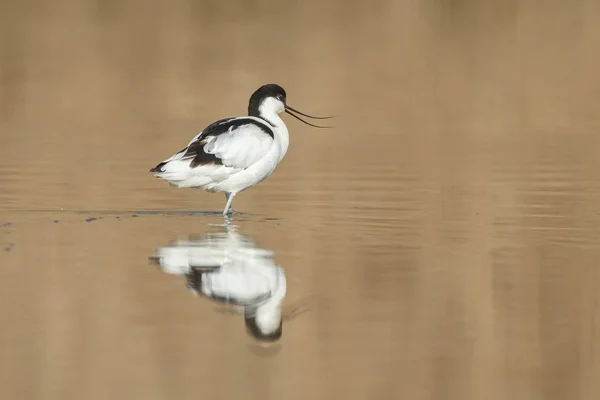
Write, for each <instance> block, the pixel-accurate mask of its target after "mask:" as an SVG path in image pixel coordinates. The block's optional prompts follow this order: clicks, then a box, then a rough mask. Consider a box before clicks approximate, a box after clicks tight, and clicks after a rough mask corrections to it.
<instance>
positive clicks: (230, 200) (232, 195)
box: [223, 192, 235, 215]
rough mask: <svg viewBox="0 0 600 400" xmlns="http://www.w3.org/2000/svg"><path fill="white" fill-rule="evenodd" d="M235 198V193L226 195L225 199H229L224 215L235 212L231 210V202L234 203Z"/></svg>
mask: <svg viewBox="0 0 600 400" xmlns="http://www.w3.org/2000/svg"><path fill="white" fill-rule="evenodd" d="M234 197H235V193H227V192H226V193H225V198H227V204H225V209H224V210H223V215H227V214H229V213H230V212H233V210H230V208H231V202H232V201H233V198H234Z"/></svg>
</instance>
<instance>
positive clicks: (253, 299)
mask: <svg viewBox="0 0 600 400" xmlns="http://www.w3.org/2000/svg"><path fill="white" fill-rule="evenodd" d="M271 255H272V252H270V251H268V250H265V249H259V248H256V247H255V246H254V245H253V244H252V243H251V242H250V241H249V240H247V238H246V237H244V236H242V235H240V234H237V233H230V232H226V233H210V234H207V235H205V237H203V238H201V239H199V240H179V241H176V242H175V243H173V244H171V245H170V246H167V247H160V248H158V249H156V251H155V256H154V257H151V260H152V261H153V262H155V263H156V264H158V265H159V266H160V268H161V269H162V270H163V271H164V272H166V273H169V274H176V275H182V276H185V277H186V279H187V284H188V287H189V288H190V290H191V291H192V292H193V293H194V294H199V295H203V296H206V297H208V298H211V299H212V300H214V301H216V302H219V303H223V304H228V305H232V306H236V307H241V308H242V310H243V313H244V319H245V322H246V328H247V331H248V333H249V334H251V335H252V336H253V337H254V338H256V339H258V340H259V341H261V342H274V341H277V340H279V339H280V338H281V335H282V327H283V323H282V320H283V319H286V318H287V317H292V316H293V315H289V316H287V317H283V318H282V311H281V309H282V303H283V300H284V298H285V295H286V289H287V288H286V277H285V272H284V270H283V268H281V267H279V266H277V265H276V264H275V262H274V261H273V260H272V259H271V257H270V256H271ZM292 314H297V312H292Z"/></svg>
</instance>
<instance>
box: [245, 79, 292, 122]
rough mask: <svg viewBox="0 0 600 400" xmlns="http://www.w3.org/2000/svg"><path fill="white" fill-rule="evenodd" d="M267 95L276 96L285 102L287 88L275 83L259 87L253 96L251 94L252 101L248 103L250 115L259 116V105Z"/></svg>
mask: <svg viewBox="0 0 600 400" xmlns="http://www.w3.org/2000/svg"><path fill="white" fill-rule="evenodd" d="M267 97H275V98H277V99H279V100H281V101H282V102H283V104H285V99H286V93H285V90H284V89H283V88H282V87H281V86H279V85H277V84H274V83H269V84H267V85H263V86H261V87H259V88H258V89H257V90H256V91H255V92H254V93H252V96H250V102H249V103H248V115H250V116H253V117H259V116H260V115H259V112H258V107H260V104H261V103H262V101H263V100H264V99H266V98H267Z"/></svg>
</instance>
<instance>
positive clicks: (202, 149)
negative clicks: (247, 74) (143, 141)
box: [150, 84, 332, 215]
mask: <svg viewBox="0 0 600 400" xmlns="http://www.w3.org/2000/svg"><path fill="white" fill-rule="evenodd" d="M284 111H285V112H286V113H288V114H290V115H291V116H293V117H294V118H296V119H298V120H300V121H302V122H304V123H305V124H308V125H310V126H314V127H317V128H329V127H328V126H319V125H314V124H311V123H310V122H307V121H305V120H303V119H302V118H300V117H299V116H298V115H297V114H299V115H303V116H305V117H308V118H314V119H327V118H332V117H314V116H311V115H308V114H304V113H302V112H300V111H298V110H295V109H293V108H292V107H290V106H289V105H287V104H286V93H285V90H283V88H282V87H281V86H279V85H275V84H268V85H264V86H261V87H260V88H259V89H257V90H256V91H255V92H254V93H253V94H252V96H251V97H250V101H249V104H248V116H244V117H233V118H225V119H222V120H219V121H216V122H214V123H212V124H210V125H209V126H207V127H206V128H205V129H204V130H203V131H202V132H200V133H199V134H197V135H196V136H195V137H194V138H193V139H192V140H191V141H190V142H189V143H188V145H187V146H186V147H185V148H184V149H182V150H180V151H179V152H177V153H176V154H174V155H173V156H172V157H171V158H169V159H167V160H165V161H163V162H161V163H160V164H158V165H157V166H156V167H154V168H152V169H151V170H150V172H153V173H154V175H155V176H156V177H158V178H160V179H164V180H165V181H167V183H168V184H169V185H171V186H174V187H177V188H185V187H187V188H197V189H204V190H206V191H208V192H224V193H225V197H226V200H227V202H226V204H225V209H224V210H223V215H227V214H228V213H230V212H233V210H232V209H231V203H232V201H233V198H234V197H235V195H236V194H237V193H239V192H241V191H243V190H246V189H248V188H250V187H252V186H254V185H256V184H258V183H260V182H262V181H263V180H265V179H266V178H267V177H268V176H269V175H271V173H273V171H274V170H275V168H276V167H277V165H278V164H279V163H280V162H281V160H282V159H283V157H284V156H285V154H286V152H287V150H288V145H289V141H290V137H289V134H288V129H287V127H286V125H285V123H284V122H283V120H282V119H281V118H280V117H279V114H280V113H282V112H284Z"/></svg>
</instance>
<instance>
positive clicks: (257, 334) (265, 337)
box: [245, 315, 283, 342]
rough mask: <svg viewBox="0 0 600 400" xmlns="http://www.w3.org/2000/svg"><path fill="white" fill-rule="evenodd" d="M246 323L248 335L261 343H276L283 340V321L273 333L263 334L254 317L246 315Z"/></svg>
mask: <svg viewBox="0 0 600 400" xmlns="http://www.w3.org/2000/svg"><path fill="white" fill-rule="evenodd" d="M245 322H246V329H247V330H248V333H250V335H252V336H253V337H254V338H255V339H256V340H259V341H261V342H275V341H277V340H279V339H281V335H282V334H283V321H280V322H279V327H278V328H277V329H276V330H275V331H274V332H271V333H263V332H261V331H260V329H259V328H258V325H257V324H256V318H255V317H254V316H250V315H246V316H245Z"/></svg>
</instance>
